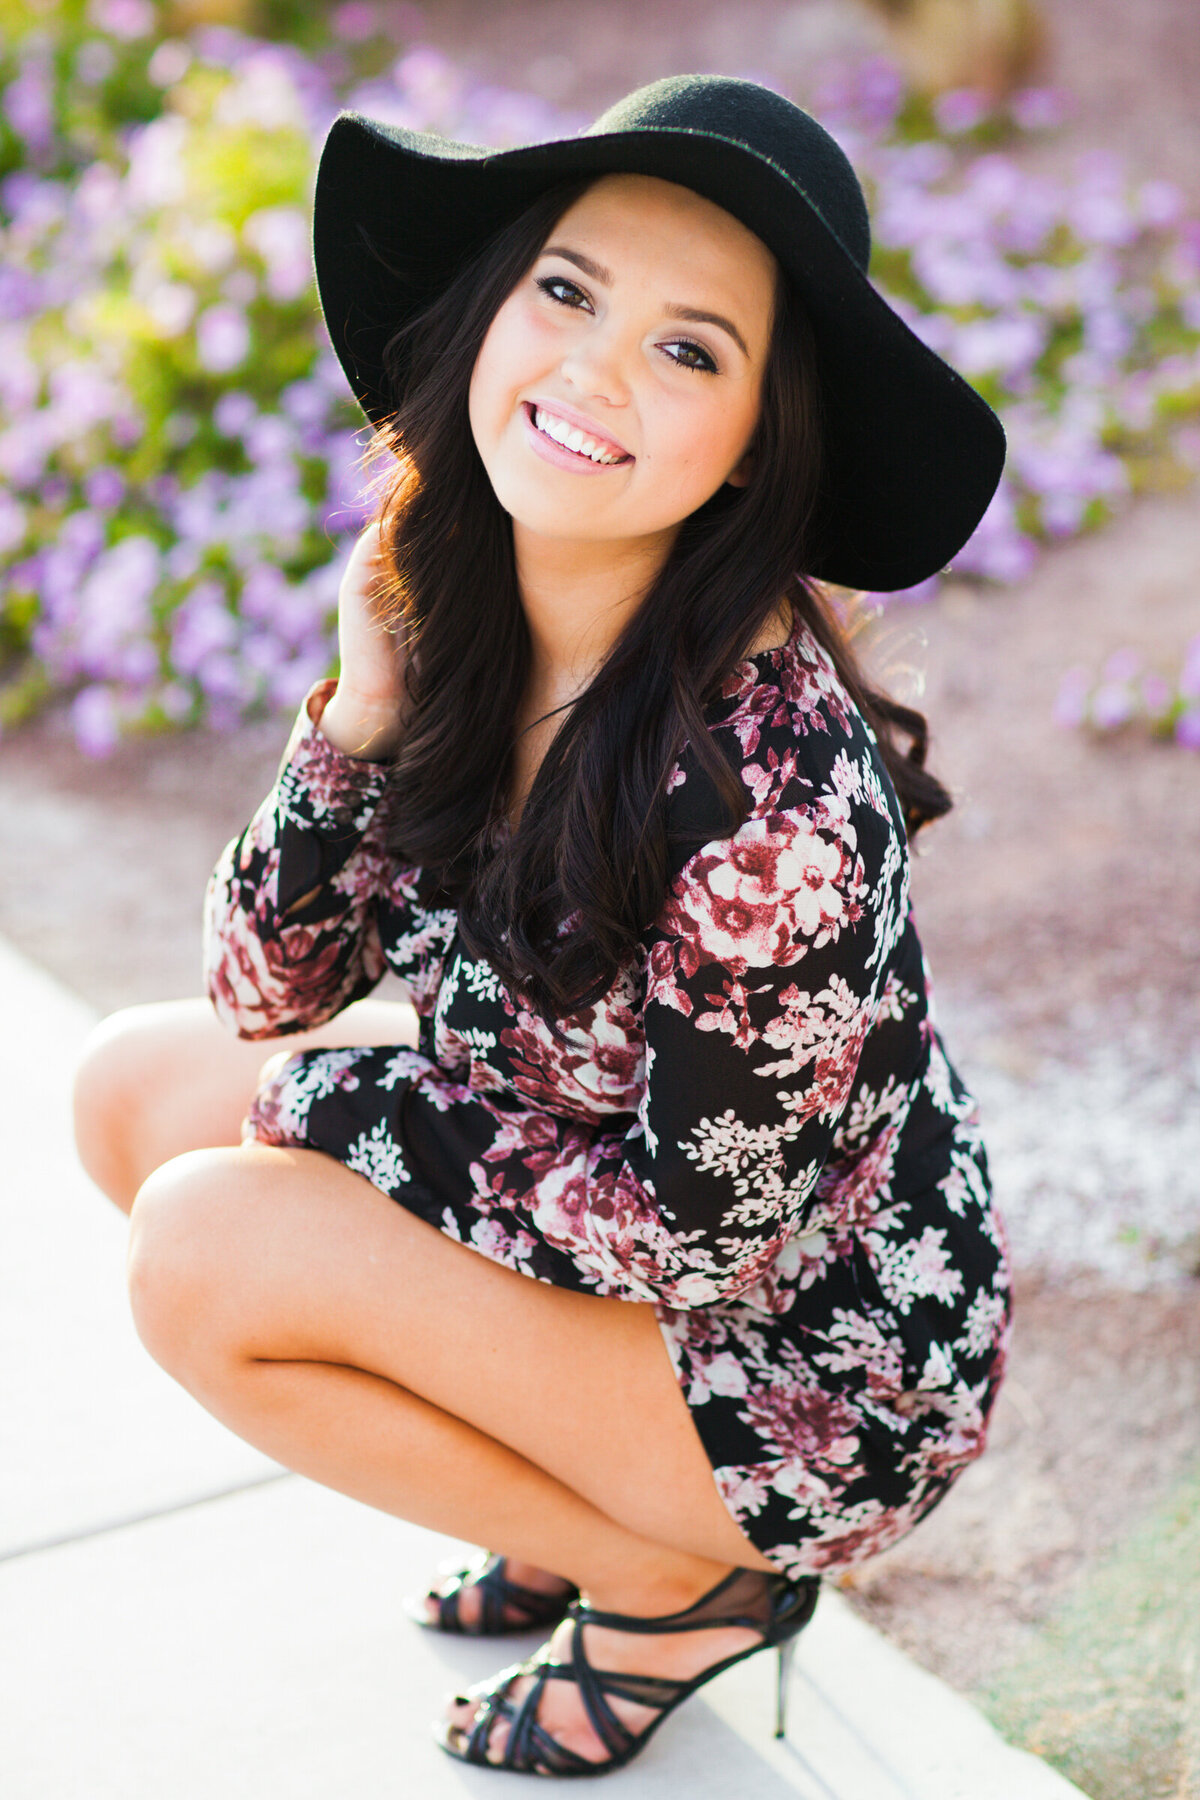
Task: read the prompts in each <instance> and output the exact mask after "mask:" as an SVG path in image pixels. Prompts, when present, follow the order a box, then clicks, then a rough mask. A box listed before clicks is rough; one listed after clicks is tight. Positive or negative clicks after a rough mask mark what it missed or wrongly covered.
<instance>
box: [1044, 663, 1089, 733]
mask: <svg viewBox="0 0 1200 1800" xmlns="http://www.w3.org/2000/svg"><path fill="white" fill-rule="evenodd" d="M1090 687H1091V677H1090V676H1089V675H1088V672H1087V670H1086V669H1085V668H1084V667H1083V665H1082V663H1076V664H1075V665H1074V666H1073V667H1072V668H1070V669H1068V670H1066V672H1065V673H1064V675H1063V677H1062V680H1061V681H1060V682H1059V686H1058V693H1057V694H1056V696H1055V699H1054V712H1053V716H1054V720H1055V723H1056V724H1058V725H1062V726H1064V727H1066V728H1067V729H1074V727H1076V726H1078V725H1082V724H1083V721H1084V719H1085V718H1086V716H1087V696H1088V689H1089V688H1090Z"/></svg>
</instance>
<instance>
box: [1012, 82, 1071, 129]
mask: <svg viewBox="0 0 1200 1800" xmlns="http://www.w3.org/2000/svg"><path fill="white" fill-rule="evenodd" d="M1067 110H1068V109H1067V100H1066V96H1065V94H1063V92H1062V90H1061V89H1059V88H1050V87H1027V88H1021V89H1019V91H1018V92H1017V93H1015V94H1014V95H1013V97H1012V99H1011V100H1010V101H1009V112H1010V113H1011V114H1012V119H1013V123H1014V124H1015V125H1019V126H1020V128H1021V130H1022V131H1053V130H1054V129H1055V127H1056V126H1058V125H1061V124H1062V123H1063V121H1064V119H1065V118H1066V116H1067Z"/></svg>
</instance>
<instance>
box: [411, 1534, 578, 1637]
mask: <svg viewBox="0 0 1200 1800" xmlns="http://www.w3.org/2000/svg"><path fill="white" fill-rule="evenodd" d="M489 1558H490V1552H489V1551H486V1550H485V1551H483V1552H482V1553H481V1555H480V1556H479V1558H478V1559H477V1562H476V1563H475V1564H472V1565H470V1567H471V1570H472V1572H474V1571H476V1570H482V1569H483V1568H484V1567H485V1566H486V1564H487V1562H488V1561H489ZM504 1575H505V1578H506V1579H507V1580H508V1581H511V1582H513V1583H514V1584H515V1585H516V1586H517V1587H523V1588H529V1589H531V1591H532V1592H533V1593H535V1594H545V1595H546V1596H547V1597H548V1598H555V1599H557V1598H559V1597H560V1596H561V1598H562V1603H563V1611H564V1612H565V1611H566V1609H567V1606H568V1605H569V1603H570V1602H571V1600H573V1599H574V1597H575V1592H576V1590H575V1587H574V1585H573V1584H572V1583H571V1582H569V1581H565V1580H564V1579H563V1578H562V1576H561V1575H554V1574H552V1573H551V1572H550V1570H548V1569H540V1568H538V1567H537V1565H536V1564H535V1563H527V1562H521V1561H520V1560H519V1559H518V1558H517V1557H515V1556H507V1557H505V1559H504ZM455 1589H457V1592H458V1618H459V1623H460V1626H461V1628H462V1629H463V1630H464V1631H465V1632H467V1633H470V1632H472V1631H473V1630H474V1628H475V1627H476V1626H477V1625H478V1624H479V1622H480V1619H481V1617H482V1614H483V1596H482V1595H481V1594H480V1592H479V1590H478V1588H477V1587H474V1586H472V1584H471V1578H470V1575H469V1574H468V1576H467V1579H466V1580H465V1581H464V1579H463V1567H462V1565H461V1564H460V1565H459V1566H458V1567H457V1568H455V1569H454V1570H453V1571H452V1572H450V1571H447V1573H446V1574H445V1576H444V1577H443V1579H442V1580H441V1581H440V1582H438V1583H435V1585H434V1586H433V1587H432V1588H431V1589H430V1591H429V1592H428V1593H427V1594H423V1595H421V1597H420V1598H419V1599H417V1600H413V1601H411V1602H408V1603H406V1610H407V1611H408V1612H409V1613H410V1614H411V1616H412V1617H413V1618H415V1619H416V1620H417V1621H418V1623H420V1624H423V1625H437V1624H438V1623H439V1622H440V1609H439V1607H438V1596H439V1595H440V1596H442V1597H443V1598H444V1597H445V1596H446V1595H447V1594H449V1593H451V1592H452V1591H454V1590H455ZM503 1613H504V1618H505V1621H506V1622H507V1623H508V1624H509V1625H510V1626H511V1627H512V1628H513V1630H515V1631H519V1630H520V1629H521V1628H522V1627H525V1628H526V1629H528V1628H529V1615H528V1613H527V1612H526V1611H525V1609H524V1608H523V1607H521V1606H520V1605H519V1604H517V1603H515V1602H514V1603H507V1602H506V1603H505V1606H504V1609H503ZM542 1622H543V1623H546V1622H547V1621H545V1620H543V1621H542Z"/></svg>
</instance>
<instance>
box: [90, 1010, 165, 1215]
mask: <svg viewBox="0 0 1200 1800" xmlns="http://www.w3.org/2000/svg"><path fill="white" fill-rule="evenodd" d="M161 1012H162V1008H161V1007H159V1006H129V1007H126V1008H125V1009H124V1010H123V1011H122V1012H116V1013H112V1014H110V1016H109V1017H108V1018H107V1019H102V1020H101V1022H100V1024H99V1025H97V1026H96V1028H95V1030H94V1031H93V1032H92V1034H91V1036H90V1037H89V1038H88V1040H87V1042H86V1044H85V1045H84V1049H83V1055H82V1056H81V1058H80V1060H79V1063H78V1065H77V1067H76V1070H75V1081H74V1092H73V1105H74V1122H75V1146H76V1150H77V1151H78V1155H79V1160H80V1162H81V1163H82V1164H83V1167H84V1169H85V1170H86V1171H87V1173H88V1174H89V1175H90V1176H91V1178H92V1180H93V1181H94V1182H95V1183H96V1186H97V1187H98V1188H100V1189H101V1191H102V1192H103V1193H105V1194H107V1195H108V1197H109V1199H110V1200H113V1201H115V1202H116V1204H117V1205H118V1206H119V1207H120V1208H121V1210H122V1212H128V1211H129V1209H130V1207H131V1206H132V1205H133V1198H134V1195H135V1194H136V1193H137V1190H138V1186H139V1184H140V1182H141V1180H142V1178H143V1176H144V1175H145V1174H146V1173H147V1171H146V1169H145V1168H144V1167H143V1166H142V1161H143V1160H144V1159H142V1158H140V1157H139V1141H140V1138H141V1137H142V1135H143V1130H144V1122H145V1119H146V1116H147V1112H148V1109H149V1108H150V1107H152V1106H153V1105H154V1104H155V1096H156V1091H157V1089H158V1088H159V1087H160V1086H161V1083H162V1071H163V1066H164V1064H163V1041H162V1039H163V1031H162V1021H161V1017H160V1015H161Z"/></svg>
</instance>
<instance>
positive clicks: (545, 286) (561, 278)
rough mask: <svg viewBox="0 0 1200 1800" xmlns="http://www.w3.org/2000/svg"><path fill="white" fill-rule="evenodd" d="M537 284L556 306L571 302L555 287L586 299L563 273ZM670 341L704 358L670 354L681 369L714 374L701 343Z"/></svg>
mask: <svg viewBox="0 0 1200 1800" xmlns="http://www.w3.org/2000/svg"><path fill="white" fill-rule="evenodd" d="M537 285H538V287H539V288H540V289H541V290H542V292H543V293H544V294H545V295H546V296H547V297H548V298H549V299H551V300H553V301H554V303H555V305H556V306H570V305H571V302H570V301H569V300H560V299H559V297H558V295H557V294H556V293H554V292H553V289H555V288H570V290H571V292H572V293H575V294H579V295H581V296H582V298H583V299H585V300H586V299H587V295H586V294H585V293H584V291H583V289H582V288H581V287H580V286H579V285H578V283H577V282H574V281H570V280H568V278H567V277H566V276H565V275H542V276H539V278H538V282H537ZM670 342H671V343H672V344H676V345H678V346H679V347H681V348H682V349H686V350H694V351H695V352H696V354H697V356H702V357H703V358H704V361H703V362H702V363H697V362H684V361H683V359H682V358H681V357H678V356H672V357H671V358H670V360H671V362H673V363H675V364H676V365H677V367H679V368H681V369H692V370H694V371H695V372H696V373H697V374H699V375H715V374H716V372H717V365H716V363H715V362H714V361H713V358H712V354H711V352H710V351H708V350H706V349H705V348H704V345H703V344H697V343H696V342H695V341H694V340H693V339H692V338H671V339H670Z"/></svg>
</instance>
